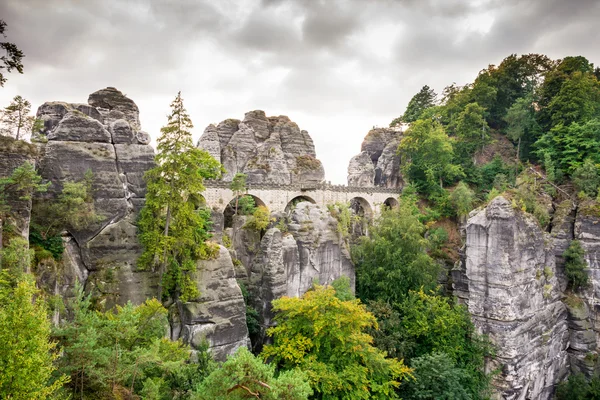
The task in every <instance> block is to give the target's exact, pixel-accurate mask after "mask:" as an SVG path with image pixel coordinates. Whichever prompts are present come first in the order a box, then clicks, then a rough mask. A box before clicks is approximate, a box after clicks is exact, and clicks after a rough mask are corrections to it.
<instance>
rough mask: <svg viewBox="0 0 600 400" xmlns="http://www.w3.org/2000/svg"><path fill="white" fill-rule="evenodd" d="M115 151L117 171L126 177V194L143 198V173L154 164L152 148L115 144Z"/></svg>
mask: <svg viewBox="0 0 600 400" xmlns="http://www.w3.org/2000/svg"><path fill="white" fill-rule="evenodd" d="M115 152H116V157H117V165H118V167H119V173H121V174H123V175H124V177H125V179H126V181H125V185H126V189H127V192H128V193H127V196H128V197H138V198H144V196H145V195H146V181H145V180H144V174H145V173H146V171H148V170H149V169H151V168H154V166H155V163H154V150H153V149H152V147H150V146H146V145H142V144H115Z"/></svg>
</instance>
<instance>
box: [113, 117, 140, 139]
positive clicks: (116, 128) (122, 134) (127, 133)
mask: <svg viewBox="0 0 600 400" xmlns="http://www.w3.org/2000/svg"><path fill="white" fill-rule="evenodd" d="M110 133H111V134H112V142H113V143H114V144H131V143H134V133H133V130H132V129H131V126H130V125H129V122H127V121H125V120H124V119H118V120H116V121H114V122H112V123H111V124H110Z"/></svg>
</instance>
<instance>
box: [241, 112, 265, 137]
mask: <svg viewBox="0 0 600 400" xmlns="http://www.w3.org/2000/svg"><path fill="white" fill-rule="evenodd" d="M244 124H246V125H247V126H249V127H250V128H252V130H253V131H254V136H255V138H256V140H257V141H259V142H261V141H265V140H267V139H268V138H269V136H270V135H271V131H272V130H271V129H270V126H269V125H270V124H269V119H268V118H267V116H266V114H265V112H264V111H262V110H255V111H249V112H247V113H246V114H245V115H244Z"/></svg>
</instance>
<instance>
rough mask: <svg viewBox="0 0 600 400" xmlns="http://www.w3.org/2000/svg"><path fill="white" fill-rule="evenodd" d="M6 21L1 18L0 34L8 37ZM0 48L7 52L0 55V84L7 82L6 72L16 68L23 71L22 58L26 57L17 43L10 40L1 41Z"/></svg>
mask: <svg viewBox="0 0 600 400" xmlns="http://www.w3.org/2000/svg"><path fill="white" fill-rule="evenodd" d="M5 32H6V22H4V21H3V20H1V19H0V35H2V36H3V37H6V33H5ZM0 49H2V50H4V51H5V52H6V53H5V54H4V55H3V56H1V57H0V86H4V84H5V83H6V79H7V78H6V77H5V76H4V74H5V73H10V72H12V71H13V70H16V71H17V72H18V73H20V74H22V73H23V63H22V62H21V59H22V58H23V57H25V55H24V54H23V52H22V51H21V50H19V48H18V47H17V45H15V44H14V43H10V42H0Z"/></svg>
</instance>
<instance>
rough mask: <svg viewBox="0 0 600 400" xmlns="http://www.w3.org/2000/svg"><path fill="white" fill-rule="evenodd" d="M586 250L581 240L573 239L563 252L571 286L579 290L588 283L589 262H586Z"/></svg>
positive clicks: (566, 272)
mask: <svg viewBox="0 0 600 400" xmlns="http://www.w3.org/2000/svg"><path fill="white" fill-rule="evenodd" d="M584 255H585V250H584V249H583V247H582V246H581V243H580V242H579V240H573V241H572V242H571V243H570V244H569V247H568V248H567V250H565V252H564V253H563V257H564V259H565V274H566V275H567V280H568V281H569V287H570V288H571V289H573V290H579V289H580V288H584V287H586V286H587V285H588V280H589V277H588V274H587V271H586V270H587V263H586V262H585V258H584Z"/></svg>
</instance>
